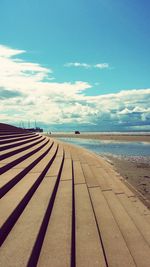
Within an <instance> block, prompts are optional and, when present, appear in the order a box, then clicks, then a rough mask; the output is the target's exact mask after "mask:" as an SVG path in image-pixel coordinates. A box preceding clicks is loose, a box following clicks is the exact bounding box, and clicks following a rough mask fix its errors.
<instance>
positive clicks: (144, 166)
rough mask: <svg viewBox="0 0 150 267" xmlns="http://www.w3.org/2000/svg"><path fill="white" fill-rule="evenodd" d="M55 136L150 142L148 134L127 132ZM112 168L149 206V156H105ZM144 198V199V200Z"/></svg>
mask: <svg viewBox="0 0 150 267" xmlns="http://www.w3.org/2000/svg"><path fill="white" fill-rule="evenodd" d="M52 136H53V137H55V138H59V137H67V138H69V137H70V138H83V139H94V140H96V139H97V140H114V141H130V142H150V135H128V134H120V135H117V134H108V135H106V134H104V135H103V134H83V133H81V134H79V135H75V134H55V135H53V134H52ZM106 160H108V161H109V162H110V163H111V164H112V165H113V167H114V169H115V170H116V171H117V172H118V173H119V174H120V175H121V176H122V177H123V178H124V179H125V181H126V182H127V183H128V184H129V185H131V187H133V188H135V189H136V190H137V192H139V197H140V196H141V198H142V196H143V199H142V200H143V201H144V203H145V204H146V205H147V206H148V207H149V208H150V157H123V156H107V159H106ZM145 199H146V201H145Z"/></svg>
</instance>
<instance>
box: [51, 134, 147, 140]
mask: <svg viewBox="0 0 150 267" xmlns="http://www.w3.org/2000/svg"><path fill="white" fill-rule="evenodd" d="M51 136H52V137H55V138H59V137H70V138H83V139H97V140H115V141H132V142H138V141H139V142H140V141H141V142H150V135H137V134H136V135H128V134H94V133H93V134H91V133H90V134H87V133H86V134H84V133H81V134H72V133H68V134H66V133H65V134H63V133H62V134H59V133H55V134H53V133H52V134H51Z"/></svg>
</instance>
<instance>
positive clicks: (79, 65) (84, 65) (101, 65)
mask: <svg viewBox="0 0 150 267" xmlns="http://www.w3.org/2000/svg"><path fill="white" fill-rule="evenodd" d="M64 67H76V68H85V69H92V68H97V69H108V68H109V64H108V63H98V64H95V65H93V64H87V63H80V62H69V63H66V64H65V65H64Z"/></svg>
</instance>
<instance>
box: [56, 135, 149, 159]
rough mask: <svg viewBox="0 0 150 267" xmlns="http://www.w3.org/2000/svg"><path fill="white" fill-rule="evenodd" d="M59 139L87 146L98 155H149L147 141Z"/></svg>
mask: <svg viewBox="0 0 150 267" xmlns="http://www.w3.org/2000/svg"><path fill="white" fill-rule="evenodd" d="M59 139H60V140H63V141H64V142H68V143H71V144H74V145H78V146H81V147H84V148H87V149H89V150H91V151H93V152H95V153H97V154H100V155H106V156H107V155H116V156H140V157H145V156H146V157H149V156H150V143H148V142H125V141H124V142H121V141H108V140H107V141H105V140H92V139H82V138H67V137H66V138H64V137H63V138H59Z"/></svg>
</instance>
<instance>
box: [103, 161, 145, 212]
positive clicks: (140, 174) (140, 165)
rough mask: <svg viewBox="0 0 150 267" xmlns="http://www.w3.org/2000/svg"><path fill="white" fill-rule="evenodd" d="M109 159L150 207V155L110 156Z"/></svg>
mask: <svg viewBox="0 0 150 267" xmlns="http://www.w3.org/2000/svg"><path fill="white" fill-rule="evenodd" d="M107 159H108V160H109V162H110V163H111V164H112V166H113V167H114V169H115V170H116V171H117V172H118V173H119V174H120V175H121V176H122V177H123V178H124V180H125V181H126V182H127V183H128V184H129V185H131V186H132V187H133V188H135V189H136V190H137V192H139V197H142V196H143V197H144V198H143V201H144V203H145V204H146V205H147V206H148V207H150V157H114V156H108V157H107ZM145 199H146V200H147V201H145Z"/></svg>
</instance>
